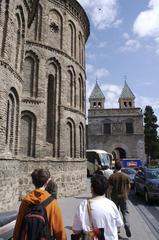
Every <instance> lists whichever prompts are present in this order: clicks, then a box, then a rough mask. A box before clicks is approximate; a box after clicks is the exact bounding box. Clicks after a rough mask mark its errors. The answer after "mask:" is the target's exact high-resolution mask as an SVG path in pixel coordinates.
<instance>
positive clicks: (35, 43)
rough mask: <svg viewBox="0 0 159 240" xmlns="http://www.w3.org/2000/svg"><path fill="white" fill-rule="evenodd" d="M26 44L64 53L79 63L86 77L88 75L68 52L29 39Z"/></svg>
mask: <svg viewBox="0 0 159 240" xmlns="http://www.w3.org/2000/svg"><path fill="white" fill-rule="evenodd" d="M26 44H28V45H29V46H36V47H39V48H44V49H47V50H49V51H51V52H57V53H58V54H61V55H63V56H64V57H66V58H68V59H69V60H71V61H72V62H74V63H75V64H77V65H78V66H79V67H80V68H81V70H82V71H83V73H84V74H85V77H86V73H85V69H84V68H83V67H82V66H81V65H80V64H79V63H78V62H77V61H75V60H74V59H73V58H72V57H70V56H69V55H68V54H66V53H65V52H63V51H62V50H59V49H57V48H53V47H50V46H49V45H44V44H42V43H39V42H32V41H28V40H27V41H26Z"/></svg>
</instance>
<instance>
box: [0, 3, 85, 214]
mask: <svg viewBox="0 0 159 240" xmlns="http://www.w3.org/2000/svg"><path fill="white" fill-rule="evenodd" d="M35 2H37V3H36V5H35ZM88 36H89V21H88V18H87V15H86V14H85V12H84V10H83V8H82V7H81V6H80V5H79V3H78V2H76V1H75V0H74V1H72V0H58V1H57V0H46V1H42V0H39V2H38V1H34V3H33V4H32V2H31V1H29V0H28V1H27V0H12V1H9V0H2V1H1V2H0V85H1V89H0V197H1V202H0V210H9V209H12V208H14V207H15V206H16V204H17V202H18V199H19V198H20V197H21V196H23V195H25V194H26V192H28V191H30V190H31V189H32V187H33V186H32V184H31V179H30V173H31V172H32V171H33V169H35V168H37V167H44V168H45V167H47V168H48V169H49V170H50V172H51V175H52V176H53V177H54V179H55V180H56V182H57V184H58V187H59V196H69V195H73V194H77V193H80V192H81V191H83V190H84V189H85V180H86V159H85V132H86V131H85V97H86V96H85V79H86V75H85V43H86V41H87V38H88Z"/></svg>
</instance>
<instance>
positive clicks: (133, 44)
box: [120, 39, 141, 52]
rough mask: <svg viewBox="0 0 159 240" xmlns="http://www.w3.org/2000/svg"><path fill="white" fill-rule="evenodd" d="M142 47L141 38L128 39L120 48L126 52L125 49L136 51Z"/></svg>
mask: <svg viewBox="0 0 159 240" xmlns="http://www.w3.org/2000/svg"><path fill="white" fill-rule="evenodd" d="M140 47H141V44H140V42H139V40H137V39H128V40H127V41H126V42H125V45H124V46H123V47H121V48H120V50H121V51H122V52H125V51H133V52H134V51H136V50H138V49H139V48H140Z"/></svg>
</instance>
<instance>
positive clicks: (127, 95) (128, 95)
mask: <svg viewBox="0 0 159 240" xmlns="http://www.w3.org/2000/svg"><path fill="white" fill-rule="evenodd" d="M124 79H125V84H124V87H123V90H122V92H121V95H120V99H135V96H134V94H133V92H132V91H131V89H130V88H129V86H128V84H127V82H126V80H127V77H126V76H124Z"/></svg>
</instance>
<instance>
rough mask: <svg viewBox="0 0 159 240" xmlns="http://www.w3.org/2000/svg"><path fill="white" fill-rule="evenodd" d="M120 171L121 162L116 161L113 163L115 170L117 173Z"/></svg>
mask: <svg viewBox="0 0 159 240" xmlns="http://www.w3.org/2000/svg"><path fill="white" fill-rule="evenodd" d="M120 169H121V162H120V161H116V162H115V170H117V171H119V170H120Z"/></svg>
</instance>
